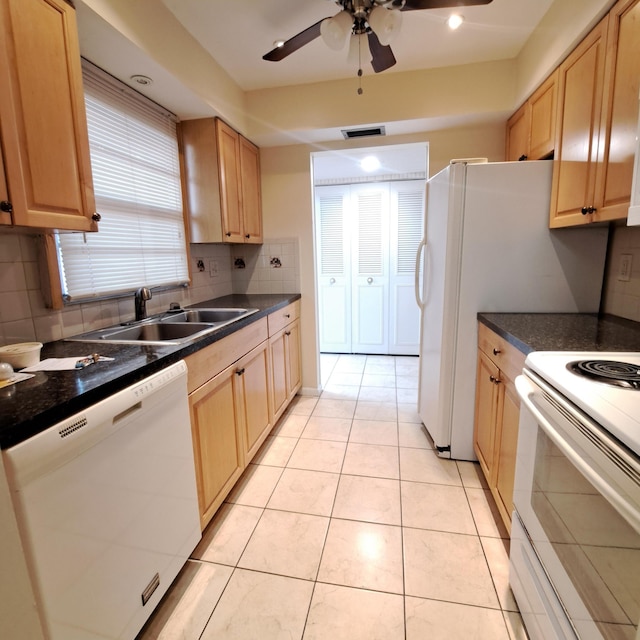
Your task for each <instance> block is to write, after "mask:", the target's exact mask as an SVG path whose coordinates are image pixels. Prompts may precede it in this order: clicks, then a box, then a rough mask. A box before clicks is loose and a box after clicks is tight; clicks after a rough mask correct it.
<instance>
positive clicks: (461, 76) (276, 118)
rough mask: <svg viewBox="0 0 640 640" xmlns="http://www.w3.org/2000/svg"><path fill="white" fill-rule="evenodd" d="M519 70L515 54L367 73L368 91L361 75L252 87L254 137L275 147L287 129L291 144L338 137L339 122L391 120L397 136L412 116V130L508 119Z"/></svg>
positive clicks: (388, 122) (249, 102) (250, 116)
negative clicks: (359, 79) (420, 68)
mask: <svg viewBox="0 0 640 640" xmlns="http://www.w3.org/2000/svg"><path fill="white" fill-rule="evenodd" d="M514 77H515V63H514V61H512V60H501V61H496V62H486V63H479V64H470V65H463V66H455V67H446V68H440V69H429V70H423V71H412V72H405V73H392V74H388V75H385V74H379V75H366V76H365V77H364V79H363V89H364V93H363V95H358V93H357V91H356V89H357V86H358V84H357V79H356V78H355V77H354V78H353V79H347V80H338V81H332V82H320V83H313V84H307V85H304V86H303V87H300V86H293V87H279V88H275V89H263V90H259V91H250V92H248V93H247V103H246V104H247V111H248V123H249V132H250V137H252V136H253V137H254V138H255V139H256V140H258V142H259V143H261V144H262V145H263V146H264V144H265V142H264V141H266V142H267V144H268V145H269V146H271V144H269V141H270V140H271V139H272V138H276V137H277V138H278V139H281V138H282V137H283V136H288V138H289V140H290V142H291V143H295V142H297V141H298V140H301V139H302V137H301V136H303V135H311V136H312V137H311V138H306V139H307V140H308V139H311V140H335V139H336V138H337V137H338V136H340V132H339V129H340V128H345V127H355V126H363V125H371V124H385V125H386V126H387V130H388V132H389V133H391V134H393V135H397V134H399V133H405V132H406V131H407V129H404V130H402V127H403V126H406V123H414V125H413V129H412V131H416V130H423V131H429V130H433V129H436V125H435V123H436V122H439V121H441V120H442V119H448V121H449V122H451V121H452V120H453V119H455V118H458V119H459V118H462V117H466V118H472V119H473V121H474V122H476V123H477V122H478V121H480V120H483V121H487V119H493V120H494V121H495V120H496V119H506V115H507V114H509V113H510V112H511V111H512V108H513V106H514V92H513V87H514ZM396 123H397V124H396ZM449 126H451V125H449ZM437 128H443V126H442V125H440V126H439V127H437ZM323 134H324V135H325V136H326V137H322V136H323ZM278 144H283V143H282V142H279V143H278ZM286 144H289V142H287V143H286Z"/></svg>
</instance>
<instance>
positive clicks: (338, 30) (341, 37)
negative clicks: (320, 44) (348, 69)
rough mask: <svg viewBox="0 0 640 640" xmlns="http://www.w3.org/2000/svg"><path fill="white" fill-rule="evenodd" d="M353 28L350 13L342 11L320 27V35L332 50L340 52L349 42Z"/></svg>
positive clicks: (324, 21)
mask: <svg viewBox="0 0 640 640" xmlns="http://www.w3.org/2000/svg"><path fill="white" fill-rule="evenodd" d="M352 27H353V18H352V16H351V14H350V13H349V12H348V11H344V10H343V11H340V13H337V14H336V15H335V16H333V18H327V19H326V20H323V21H322V24H321V25H320V35H321V36H322V39H323V40H324V42H325V44H326V45H327V46H328V47H329V48H330V49H335V50H336V51H338V50H339V49H342V48H343V47H344V45H345V44H346V42H347V36H348V35H349V33H350V32H351V28H352Z"/></svg>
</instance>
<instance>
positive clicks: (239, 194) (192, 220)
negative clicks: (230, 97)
mask: <svg viewBox="0 0 640 640" xmlns="http://www.w3.org/2000/svg"><path fill="white" fill-rule="evenodd" d="M180 131H181V140H182V162H183V175H184V180H185V201H186V204H187V209H188V212H189V224H190V231H191V242H196V243H198V242H231V243H252V244H260V243H262V204H261V202H262V198H261V192H260V155H259V150H258V148H257V147H256V146H255V145H254V144H252V143H251V142H250V141H249V140H247V139H246V138H245V137H244V136H241V135H240V134H239V133H238V132H237V131H235V130H234V129H232V128H231V127H230V126H229V125H227V124H226V123H225V122H223V121H222V120H220V119H219V118H202V119H198V120H185V121H184V122H182V123H180Z"/></svg>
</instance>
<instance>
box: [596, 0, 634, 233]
mask: <svg viewBox="0 0 640 640" xmlns="http://www.w3.org/2000/svg"><path fill="white" fill-rule="evenodd" d="M639 92H640V2H638V0H622V1H620V2H618V3H617V4H616V5H615V6H614V7H613V9H612V10H611V12H610V13H609V33H608V36H607V61H606V71H605V80H604V104H603V107H602V120H601V128H600V136H601V142H600V157H599V162H598V170H597V173H596V207H597V211H596V213H595V215H594V221H596V220H597V221H604V220H616V219H624V218H626V217H627V211H628V208H629V203H630V201H631V184H632V181H633V160H634V154H635V146H636V145H635V139H636V130H637V126H638V93H639Z"/></svg>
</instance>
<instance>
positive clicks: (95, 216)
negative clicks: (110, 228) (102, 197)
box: [91, 211, 102, 222]
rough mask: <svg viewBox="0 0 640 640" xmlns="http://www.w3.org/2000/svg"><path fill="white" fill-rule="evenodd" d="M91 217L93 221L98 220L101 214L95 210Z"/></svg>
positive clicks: (100, 218)
mask: <svg viewBox="0 0 640 640" xmlns="http://www.w3.org/2000/svg"><path fill="white" fill-rule="evenodd" d="M91 219H92V220H93V221H94V222H100V220H102V216H101V215H100V214H99V213H98V212H97V211H96V212H95V213H94V214H93V215H92V216H91Z"/></svg>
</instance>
